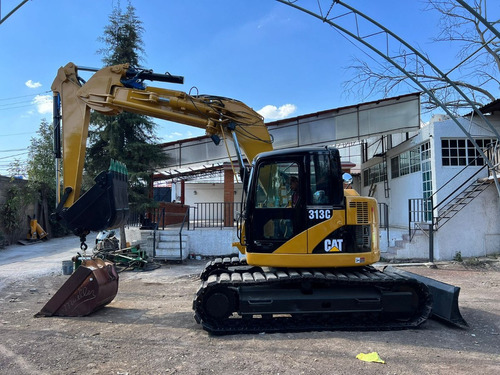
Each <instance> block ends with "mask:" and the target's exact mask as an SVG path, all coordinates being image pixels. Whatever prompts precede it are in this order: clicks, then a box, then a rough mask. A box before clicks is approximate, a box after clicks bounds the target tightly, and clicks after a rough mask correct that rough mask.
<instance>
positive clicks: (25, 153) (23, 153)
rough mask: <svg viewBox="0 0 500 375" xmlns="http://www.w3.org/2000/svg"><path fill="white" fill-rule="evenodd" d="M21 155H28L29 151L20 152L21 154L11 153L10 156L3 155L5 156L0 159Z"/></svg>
mask: <svg viewBox="0 0 500 375" xmlns="http://www.w3.org/2000/svg"><path fill="white" fill-rule="evenodd" d="M21 155H28V153H27V152H22V153H20V154H15V155H9V156H3V157H1V158H0V160H3V159H9V158H14V157H16V156H21Z"/></svg>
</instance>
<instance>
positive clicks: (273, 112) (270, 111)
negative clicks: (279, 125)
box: [257, 104, 297, 120]
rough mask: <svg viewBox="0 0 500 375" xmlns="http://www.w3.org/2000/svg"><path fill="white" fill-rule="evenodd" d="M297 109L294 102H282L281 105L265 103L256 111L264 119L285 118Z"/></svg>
mask: <svg viewBox="0 0 500 375" xmlns="http://www.w3.org/2000/svg"><path fill="white" fill-rule="evenodd" d="M296 110H297V107H296V106H295V104H284V105H282V106H281V107H279V108H278V107H276V106H275V105H266V106H264V107H263V108H262V109H260V110H258V111H257V112H258V113H259V114H260V115H261V116H264V119H266V120H281V119H284V118H287V117H288V116H290V115H291V114H293V113H294V112H295V111H296Z"/></svg>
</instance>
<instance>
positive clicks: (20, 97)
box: [0, 90, 51, 101]
mask: <svg viewBox="0 0 500 375" xmlns="http://www.w3.org/2000/svg"><path fill="white" fill-rule="evenodd" d="M50 92H51V91H50V90H47V91H42V92H37V93H36V94H29V95H20V96H11V97H10V98H0V101H4V100H15V99H22V98H29V97H32V96H38V95H43V94H48V93H50Z"/></svg>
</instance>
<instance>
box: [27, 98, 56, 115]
mask: <svg viewBox="0 0 500 375" xmlns="http://www.w3.org/2000/svg"><path fill="white" fill-rule="evenodd" d="M32 103H33V104H35V105H36V109H37V111H38V113H40V114H42V115H44V114H47V113H52V96H50V95H37V96H35V98H34V99H33V102H32Z"/></svg>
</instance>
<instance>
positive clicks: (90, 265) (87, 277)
mask: <svg viewBox="0 0 500 375" xmlns="http://www.w3.org/2000/svg"><path fill="white" fill-rule="evenodd" d="M117 292H118V273H117V272H116V269H115V266H114V264H113V263H111V262H109V261H104V260H102V259H93V260H85V261H84V262H83V263H82V265H81V266H80V267H78V268H77V269H76V271H75V272H74V273H73V274H72V275H71V276H70V277H69V279H68V280H66V282H65V283H64V284H63V286H62V287H61V288H60V289H59V290H58V291H57V292H56V293H55V294H54V295H53V296H52V298H51V299H50V300H49V302H47V304H46V305H45V306H44V307H43V308H42V310H40V312H39V313H37V314H36V315H35V317H42V316H85V315H89V314H91V313H93V312H94V311H96V310H98V309H100V308H101V307H104V306H105V305H107V304H108V303H110V302H111V301H112V300H113V299H114V298H115V296H116V293H117Z"/></svg>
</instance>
